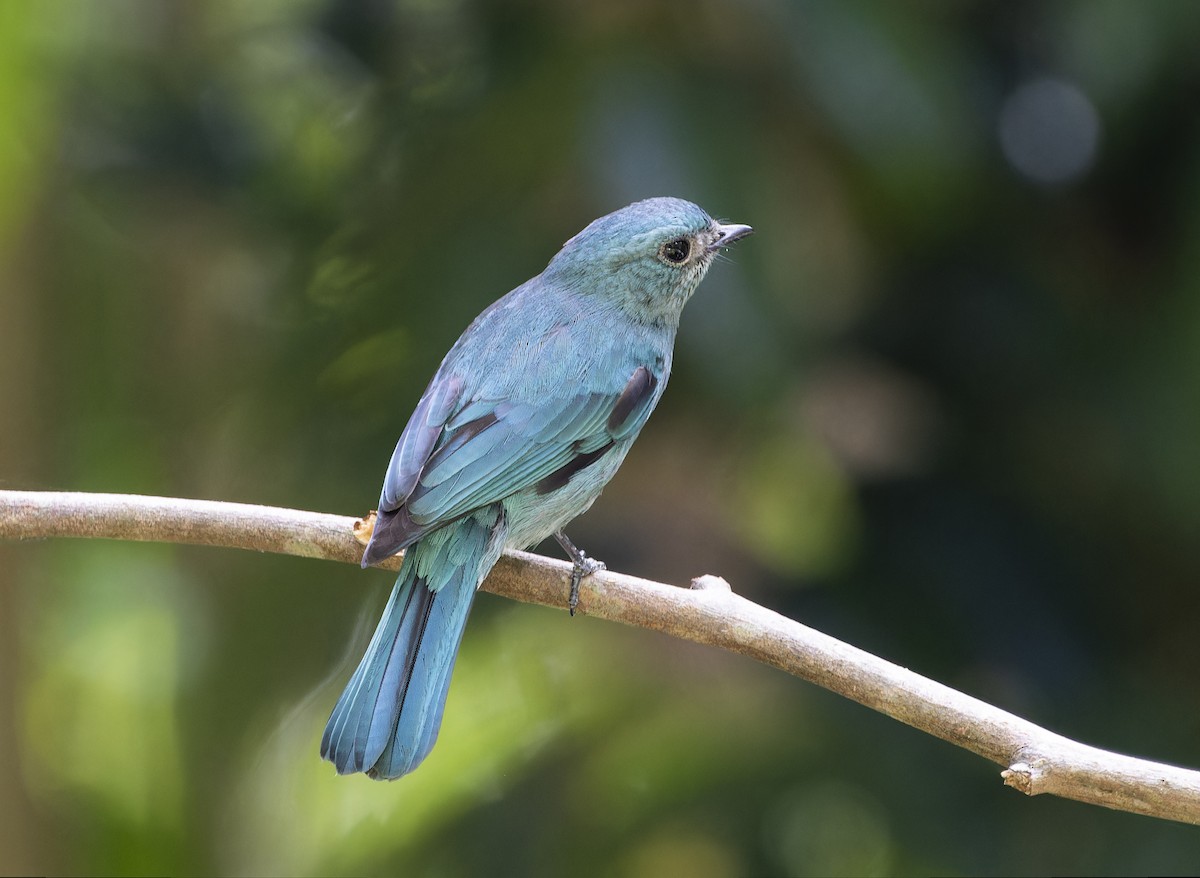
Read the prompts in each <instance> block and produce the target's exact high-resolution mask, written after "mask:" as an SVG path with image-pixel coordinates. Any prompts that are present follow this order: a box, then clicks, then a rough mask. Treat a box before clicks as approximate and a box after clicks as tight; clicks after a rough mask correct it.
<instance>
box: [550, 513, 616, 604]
mask: <svg viewBox="0 0 1200 878" xmlns="http://www.w3.org/2000/svg"><path fill="white" fill-rule="evenodd" d="M554 539H556V540H558V544H559V545H560V546H562V547H563V551H564V552H566V553H567V555H569V556H570V558H571V563H572V564H574V565H575V567H574V569H573V570H572V571H571V596H570V597H569V598H568V599H567V609H569V610H570V611H571V615H572V616H574V615H575V608H576V607H578V606H579V583H580V582H582V581H583V577H585V576H591V575H592V574H593V573H595V572H596V571H597V570H604V569H606V568H605V566H604V562H603V561H597V560H596V559H595V558H589V557H588V556H587V555H585V554H583V550H582V549H580V548H578V547H577V546H576V545H575V544H574V543H573V542H571V541H570V539H568V538H567V535H566V534H565V533H563V532H562V531H561V530H560V531H557V532H556V533H555V534H554Z"/></svg>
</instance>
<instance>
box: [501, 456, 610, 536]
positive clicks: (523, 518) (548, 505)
mask: <svg viewBox="0 0 1200 878" xmlns="http://www.w3.org/2000/svg"><path fill="white" fill-rule="evenodd" d="M631 444H632V438H630V439H629V440H626V441H622V442H618V443H616V444H615V445H614V446H613V448H612V450H610V451H609V452H608V453H607V454H605V455H604V456H603V457H601V458H599V459H598V460H597V461H596V462H595V463H593V464H591V465H590V466H586V467H584V468H583V469H581V470H580V471H579V472H577V473H575V474H574V475H573V476H571V479H570V481H568V482H567V483H566V484H565V485H563V486H562V487H561V488H558V489H557V490H554V491H551V492H550V493H549V494H539V493H537V491H536V490H535V489H533V488H529V489H526V490H524V491H518V492H517V493H516V494H512V495H511V496H509V497H506V498H505V499H504V501H503V502H504V511H505V513H506V519H507V524H508V538H507V539H506V540H505V548H507V549H527V548H530V547H532V546H535V545H537V544H538V543H540V542H541V541H542V540H544V539H546V537H548V536H550V535H551V534H553V533H555V532H556V531H559V530H562V529H563V528H564V527H566V525H567V523H568V522H570V521H571V520H572V519H573V518H575V517H576V516H578V515H582V514H583V513H584V512H586V511H587V510H588V509H589V508H590V507H591V505H592V504H593V503H595V502H596V498H597V497H599V496H600V492H601V491H603V490H604V486H605V485H607V484H608V482H609V480H610V479H611V478H612V477H613V475H614V474H615V473H616V471H617V469H618V468H619V467H620V466H621V461H623V460H624V459H625V454H626V452H628V451H629V446H630V445H631Z"/></svg>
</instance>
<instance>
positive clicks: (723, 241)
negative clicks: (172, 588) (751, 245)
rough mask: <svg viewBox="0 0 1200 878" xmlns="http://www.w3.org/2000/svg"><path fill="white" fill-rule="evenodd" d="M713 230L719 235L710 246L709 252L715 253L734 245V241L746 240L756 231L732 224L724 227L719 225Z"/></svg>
mask: <svg viewBox="0 0 1200 878" xmlns="http://www.w3.org/2000/svg"><path fill="white" fill-rule="evenodd" d="M713 230H714V231H715V232H716V233H717V236H716V237H715V238H713V241H712V243H711V244H709V245H708V249H709V252H715V251H717V250H720V249H721V248H722V247H724V246H726V245H727V244H732V243H733V242H734V241H737V240H739V239H741V238H744V237H746V236H747V235H753V234H754V229H752V228H750V226H742V225H738V224H737V223H730V224H729V225H724V226H723V225H720V224H719V223H718V224H717V225H716V226H715V227H714V229H713Z"/></svg>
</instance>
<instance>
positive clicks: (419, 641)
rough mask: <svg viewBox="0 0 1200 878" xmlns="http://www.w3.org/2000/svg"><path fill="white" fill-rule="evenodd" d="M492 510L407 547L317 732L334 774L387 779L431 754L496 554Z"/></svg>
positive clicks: (322, 749)
mask: <svg viewBox="0 0 1200 878" xmlns="http://www.w3.org/2000/svg"><path fill="white" fill-rule="evenodd" d="M497 517H498V512H497V511H493V510H482V511H481V512H477V513H475V514H474V515H471V516H468V517H466V518H464V519H462V520H460V521H458V522H456V523H455V524H452V525H450V526H448V527H445V528H442V529H441V530H437V531H434V532H433V533H430V534H428V535H427V536H425V537H423V538H422V539H421V540H419V541H418V542H416V543H415V544H414V545H412V546H410V547H409V549H408V551H407V552H406V554H405V557H404V564H403V566H402V567H401V569H400V576H399V577H398V578H397V579H396V585H395V586H394V587H393V588H392V595H391V597H390V598H389V599H388V603H387V607H386V608H385V609H384V611H383V618H382V619H380V620H379V627H378V628H376V629H375V634H374V636H372V638H371V643H370V644H369V645H368V646H367V652H366V654H365V655H364V656H363V658H362V661H361V662H360V663H359V665H358V670H356V671H355V672H354V676H352V677H351V678H350V682H349V683H348V684H347V685H346V691H344V692H343V693H342V697H341V698H339V699H338V703H337V705H336V706H335V707H334V708H333V713H332V714H331V715H330V717H329V722H328V724H327V725H326V726H325V734H324V735H323V736H322V737H321V756H322V757H324V758H325V759H328V760H329V761H330V762H332V763H333V764H334V765H335V766H336V767H337V770H338V774H353V773H354V772H357V771H364V772H366V773H367V774H368V775H369V776H370V777H373V778H375V779H376V780H392V779H394V778H398V777H401V776H402V775H405V774H408V773H409V772H410V771H412V770H413V769H415V768H416V767H417V766H418V765H420V764H421V761H422V760H423V759H424V758H425V757H426V756H427V755H429V751H430V750H431V749H432V748H433V742H434V741H435V740H436V739H437V734H438V729H440V728H441V725H442V710H443V709H444V708H445V705H446V693H447V692H448V691H449V688H450V675H451V674H452V672H453V671H454V659H455V657H456V656H457V655H458V646H459V643H460V642H461V641H462V635H463V631H464V629H465V628H466V625H467V616H468V614H469V613H470V612H471V604H472V603H474V600H475V590H476V587H477V586H478V585H479V583H480V582H481V581H482V580H483V577H484V576H486V575H487V572H488V570H490V569H491V567H492V565H493V564H495V563H496V559H497V558H498V557H499V554H500V548H501V546H500V543H501V542H502V540H500V539H499V536H500V534H499V531H500V530H501V528H498V527H497V523H498V522H497V521H496V519H497Z"/></svg>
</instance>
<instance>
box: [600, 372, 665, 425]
mask: <svg viewBox="0 0 1200 878" xmlns="http://www.w3.org/2000/svg"><path fill="white" fill-rule="evenodd" d="M657 386H658V379H657V378H655V377H654V373H653V372H651V371H650V370H649V369H647V368H646V367H645V366H638V367H637V368H636V369H634V371H633V375H632V377H630V379H629V382H628V383H627V384H626V385H625V389H624V390H622V391H621V395H620V396H619V397H617V402H616V405H614V406H613V409H612V411H611V412H610V413H609V415H608V432H610V433H612V434H614V435H619V434H620V433H622V432H623V429H624V427H625V426H626V425H628V423H629V421H630V419H631V418H632V416H633V413H634V412H636V411H637V410H638V409H639V408H641V407H642V406H643V405H645V404H646V403H647V402H648V401H649V400H650V397H651V395H653V393H654V388H655V387H657Z"/></svg>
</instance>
